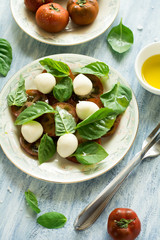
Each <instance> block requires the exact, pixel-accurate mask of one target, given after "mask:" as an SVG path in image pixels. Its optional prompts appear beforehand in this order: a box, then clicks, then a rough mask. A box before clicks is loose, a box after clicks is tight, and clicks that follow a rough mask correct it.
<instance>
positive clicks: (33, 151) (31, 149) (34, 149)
mask: <svg viewBox="0 0 160 240" xmlns="http://www.w3.org/2000/svg"><path fill="white" fill-rule="evenodd" d="M39 144H40V139H38V140H37V141H36V142H34V143H28V142H27V141H26V140H25V139H24V137H23V136H20V145H21V147H22V148H23V149H24V150H25V151H26V152H27V153H28V154H30V155H32V156H36V157H37V156H38V146H39Z"/></svg>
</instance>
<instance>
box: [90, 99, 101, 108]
mask: <svg viewBox="0 0 160 240" xmlns="http://www.w3.org/2000/svg"><path fill="white" fill-rule="evenodd" d="M87 101H89V102H93V103H95V104H97V106H98V107H99V108H102V107H103V103H102V102H101V100H100V98H99V97H97V98H88V99H87Z"/></svg>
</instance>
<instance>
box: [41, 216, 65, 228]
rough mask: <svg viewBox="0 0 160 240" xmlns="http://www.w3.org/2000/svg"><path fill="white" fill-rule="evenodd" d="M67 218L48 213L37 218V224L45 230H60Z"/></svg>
mask: <svg viewBox="0 0 160 240" xmlns="http://www.w3.org/2000/svg"><path fill="white" fill-rule="evenodd" d="M66 221H67V218H66V217H65V216H64V215H63V214H61V213H58V212H48V213H45V214H43V215H41V216H40V217H38V218H37V223H39V224H40V225H41V226H43V227H45V228H49V229H52V228H61V227H63V226H64V224H65V223H66Z"/></svg>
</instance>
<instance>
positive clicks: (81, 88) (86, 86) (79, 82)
mask: <svg viewBox="0 0 160 240" xmlns="http://www.w3.org/2000/svg"><path fill="white" fill-rule="evenodd" d="M92 87H93V84H92V82H91V80H90V79H89V78H88V77H86V76H85V75H83V74H79V75H78V76H76V77H75V79H74V81H73V90H74V92H75V94H77V95H79V96H85V95H87V94H89V93H90V92H91V91H92Z"/></svg>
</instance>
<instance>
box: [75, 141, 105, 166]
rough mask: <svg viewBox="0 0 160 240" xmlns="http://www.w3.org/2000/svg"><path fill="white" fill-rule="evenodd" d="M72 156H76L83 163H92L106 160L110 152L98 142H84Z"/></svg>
mask: <svg viewBox="0 0 160 240" xmlns="http://www.w3.org/2000/svg"><path fill="white" fill-rule="evenodd" d="M72 156H75V157H76V159H77V161H78V162H80V163H81V164H84V165H91V164H96V163H98V162H100V161H102V160H104V159H105V158H106V157H107V156H108V153H107V152H106V151H105V149H104V148H103V147H102V146H101V145H100V144H98V143H96V142H84V143H81V144H80V145H79V146H78V148H77V150H76V152H75V153H74V154H73V155H72Z"/></svg>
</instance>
